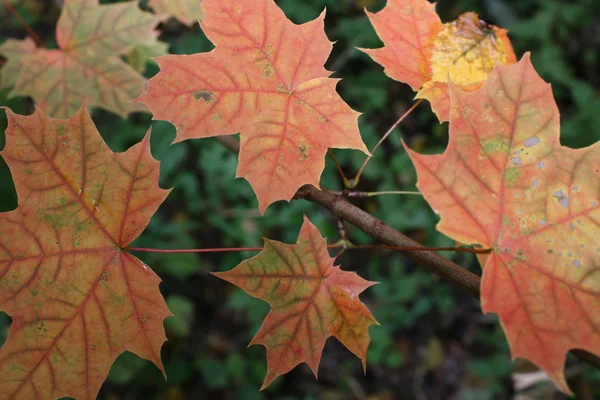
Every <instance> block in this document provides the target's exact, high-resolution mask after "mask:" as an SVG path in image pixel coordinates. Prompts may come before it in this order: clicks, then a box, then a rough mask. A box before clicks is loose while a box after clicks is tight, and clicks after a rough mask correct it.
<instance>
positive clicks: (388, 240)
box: [216, 136, 600, 368]
mask: <svg viewBox="0 0 600 400" xmlns="http://www.w3.org/2000/svg"><path fill="white" fill-rule="evenodd" d="M216 139H217V140H219V141H220V142H221V143H223V144H224V145H225V146H226V147H227V148H228V149H230V150H231V151H233V152H235V153H238V152H239V149H240V145H239V141H238V140H237V138H235V137H233V136H218V137H216ZM294 198H297V199H306V200H309V201H311V202H313V203H316V204H320V205H322V206H323V207H325V208H327V209H329V210H330V211H331V213H332V214H333V215H334V216H335V217H337V218H340V219H343V220H345V221H347V222H349V223H351V224H352V225H354V226H356V227H357V228H359V229H360V230H362V231H363V232H365V233H366V234H368V235H369V236H371V237H372V238H373V239H375V240H376V241H378V242H381V243H384V244H387V245H389V246H418V247H423V246H422V245H421V244H420V243H417V242H415V241H414V240H412V239H410V238H409V237H407V236H405V235H404V234H403V233H401V232H400V231H397V230H396V229H394V228H392V227H391V226H389V225H387V224H386V223H385V222H383V221H381V220H379V219H377V218H375V217H374V216H372V215H371V214H369V213H367V212H366V211H363V210H362V209H360V208H358V207H356V206H355V205H353V204H351V203H349V202H347V201H346V200H344V199H343V198H342V197H340V196H335V195H333V194H330V193H327V192H322V191H320V190H319V189H317V188H315V187H314V186H312V185H305V186H303V187H301V188H300V189H299V190H298V191H297V192H296V195H295V196H294ZM404 254H405V255H406V256H408V257H410V258H411V259H413V260H414V261H416V262H417V263H419V265H422V266H423V267H425V268H427V269H428V270H429V271H430V272H433V273H434V274H436V275H438V276H439V277H441V278H443V279H445V280H447V281H449V282H450V283H451V284H453V285H454V286H457V287H459V288H461V289H463V290H466V291H467V292H468V293H470V294H471V295H472V296H474V297H476V298H477V299H479V298H480V297H479V295H480V292H479V287H480V281H481V279H480V278H479V277H478V276H477V275H475V274H474V273H472V272H470V271H467V270H466V269H465V268H463V267H461V266H459V265H458V264H455V263H454V262H452V261H450V260H448V259H447V258H445V257H443V256H441V255H439V254H437V253H434V252H431V251H423V252H419V251H410V252H405V253H404ZM571 353H572V354H574V355H575V356H576V357H577V358H579V359H580V360H583V361H586V362H588V363H590V364H591V365H593V366H595V367H597V368H600V357H598V356H596V355H594V354H592V353H589V352H587V351H585V350H572V351H571Z"/></svg>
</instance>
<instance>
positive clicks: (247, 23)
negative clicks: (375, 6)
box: [136, 0, 368, 212]
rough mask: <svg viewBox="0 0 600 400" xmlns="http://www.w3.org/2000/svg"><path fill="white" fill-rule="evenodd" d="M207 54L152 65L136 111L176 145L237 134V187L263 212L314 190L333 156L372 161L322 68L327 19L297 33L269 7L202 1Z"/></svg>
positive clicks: (269, 1)
mask: <svg viewBox="0 0 600 400" xmlns="http://www.w3.org/2000/svg"><path fill="white" fill-rule="evenodd" d="M202 8H203V11H204V21H203V22H201V23H200V26H201V27H202V29H203V31H204V33H205V34H206V36H207V37H208V38H209V39H210V40H211V41H212V42H213V43H214V44H215V45H216V48H215V49H214V50H212V51H211V52H208V53H201V54H193V55H170V56H165V57H159V58H157V59H156V61H157V62H158V64H159V65H160V68H161V71H160V73H159V74H158V75H156V76H155V77H153V78H152V79H150V81H149V82H148V90H147V91H146V92H145V93H144V94H142V95H141V96H140V97H139V99H137V100H136V101H139V102H142V103H144V104H146V106H148V108H149V109H150V111H152V113H153V114H154V117H155V118H156V119H163V120H167V121H170V122H171V123H172V124H173V125H175V127H176V128H177V138H176V140H177V141H181V140H185V139H191V138H203V137H210V136H217V135H229V134H233V133H237V132H240V136H241V149H240V158H239V165H238V169H237V177H244V178H246V179H247V180H248V181H249V182H250V184H251V185H252V188H253V189H254V191H255V193H256V195H257V197H258V202H259V208H260V211H261V212H264V210H265V209H266V208H267V206H268V205H269V204H271V203H273V202H275V201H277V200H282V199H283V200H289V199H291V197H292V196H293V195H294V193H295V192H296V190H297V189H298V188H299V187H300V186H302V185H304V184H312V185H314V186H317V187H318V186H319V178H320V176H321V173H322V172H323V168H324V166H325V160H324V158H325V153H326V152H327V149H328V148H330V147H337V148H352V149H359V150H362V151H363V152H365V153H368V151H367V148H366V146H365V145H364V143H363V142H362V140H361V138H360V133H359V131H358V115H359V113H357V112H355V111H353V110H352V109H351V108H350V107H349V106H348V105H347V104H346V103H345V102H344V101H343V100H342V99H341V98H340V97H339V95H338V94H337V93H336V91H335V86H336V84H337V82H338V80H337V79H331V78H327V77H328V76H329V75H330V72H329V71H327V70H326V69H325V68H324V67H323V64H324V63H325V60H326V59H327V57H328V55H329V53H330V51H331V47H332V43H331V42H330V41H329V40H328V39H327V36H326V35H325V32H324V29H323V18H324V15H323V14H322V15H321V17H319V18H318V19H316V20H314V21H311V22H308V23H306V24H303V25H299V26H298V25H295V24H293V23H292V22H291V21H289V20H288V19H287V18H286V17H285V15H284V14H283V12H282V11H281V10H280V9H279V8H278V7H277V6H276V5H275V3H274V2H273V0H256V1H254V0H252V1H251V0H247V1H239V0H204V1H203V2H202Z"/></svg>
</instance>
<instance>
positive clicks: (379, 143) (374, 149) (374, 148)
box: [351, 99, 423, 187]
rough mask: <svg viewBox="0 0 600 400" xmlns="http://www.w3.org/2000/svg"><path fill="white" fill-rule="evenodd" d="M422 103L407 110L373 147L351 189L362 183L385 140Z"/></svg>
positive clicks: (353, 180) (419, 102)
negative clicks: (362, 177)
mask: <svg viewBox="0 0 600 400" xmlns="http://www.w3.org/2000/svg"><path fill="white" fill-rule="evenodd" d="M422 101H423V99H419V100H418V101H417V102H416V103H415V104H413V105H412V107H411V108H409V109H408V110H406V112H405V113H404V114H402V116H401V117H400V118H398V121H396V122H394V124H393V125H392V126H391V127H390V129H388V131H387V132H386V133H385V134H384V135H383V136H382V137H381V139H379V142H377V144H376V145H375V147H373V150H371V155H370V156H368V157H367V158H366V159H365V162H363V165H362V166H361V167H360V169H359V170H358V173H357V174H356V176H355V177H354V179H352V181H351V183H352V185H353V186H351V187H356V185H358V182H359V181H360V177H361V175H362V173H363V171H364V170H365V167H366V166H367V164H368V163H369V161H371V158H373V154H375V152H376V151H377V149H378V148H379V146H381V144H382V143H383V141H384V140H385V139H387V137H388V136H390V134H391V133H392V132H393V131H394V129H396V127H397V126H398V125H400V123H401V122H402V121H403V120H404V118H406V117H408V115H409V114H410V113H411V112H413V110H414V109H415V108H417V106H418V105H419V104H421V102H422Z"/></svg>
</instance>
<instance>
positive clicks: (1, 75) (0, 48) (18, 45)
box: [0, 38, 36, 89]
mask: <svg viewBox="0 0 600 400" xmlns="http://www.w3.org/2000/svg"><path fill="white" fill-rule="evenodd" d="M35 50H36V47H35V42H34V41H33V39H31V38H25V39H24V40H19V39H8V40H7V41H6V42H4V43H2V44H1V45H0V55H3V56H4V57H6V58H7V62H6V64H4V66H2V68H1V69H0V89H3V88H7V87H11V86H14V85H15V83H17V78H18V76H19V73H20V72H21V69H23V66H22V65H21V60H22V59H23V58H26V57H27V56H29V55H31V54H32V53H33V52H34V51H35Z"/></svg>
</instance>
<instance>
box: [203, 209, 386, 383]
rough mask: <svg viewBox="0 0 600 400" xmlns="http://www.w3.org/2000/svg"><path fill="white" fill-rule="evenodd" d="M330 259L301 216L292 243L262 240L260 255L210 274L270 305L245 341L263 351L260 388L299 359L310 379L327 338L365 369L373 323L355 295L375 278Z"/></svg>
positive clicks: (323, 243)
mask: <svg viewBox="0 0 600 400" xmlns="http://www.w3.org/2000/svg"><path fill="white" fill-rule="evenodd" d="M334 260H335V259H333V258H331V257H330V256H329V253H328V252H327V242H326V241H325V240H324V239H323V238H322V237H321V235H320V234H319V231H318V230H317V228H316V227H315V226H314V225H313V224H312V223H311V222H310V221H309V220H308V219H307V218H306V217H305V218H304V225H302V229H301V230H300V234H299V235H298V240H297V241H296V244H294V245H290V244H285V243H280V242H276V241H273V240H269V239H265V247H264V249H263V250H262V251H261V252H260V254H258V255H257V256H255V257H252V258H250V259H248V260H246V261H243V262H242V263H241V264H240V265H238V266H237V267H235V268H234V269H232V270H230V271H227V272H219V273H215V274H214V275H216V276H218V277H219V278H221V279H224V280H226V281H228V282H231V283H233V284H234V285H237V286H239V287H240V288H242V289H243V290H244V291H245V292H246V293H248V294H249V295H251V296H254V297H257V298H260V299H263V300H265V301H266V302H268V303H269V304H270V305H271V312H270V313H269V315H267V317H266V318H265V321H264V322H263V324H262V326H261V327H260V330H259V331H258V332H257V333H256V335H255V336H254V339H252V341H251V342H250V345H253V344H262V345H264V346H265V347H266V349H267V368H268V370H267V376H266V377H265V382H264V383H263V387H262V388H263V389H264V388H266V387H267V386H269V385H270V384H271V382H273V380H275V378H277V377H278V376H279V375H283V374H285V373H287V372H288V371H290V370H291V369H292V368H294V367H295V366H296V365H298V364H300V363H302V362H305V363H307V364H308V366H309V367H310V369H311V370H312V371H313V373H314V374H315V377H316V376H317V372H318V368H319V362H320V361H321V354H322V352H323V347H324V346H325V341H326V340H327V339H328V338H329V337H330V336H335V337H336V338H337V339H338V340H339V341H340V342H342V344H344V346H346V347H347V348H348V350H350V351H351V352H352V353H354V354H355V355H356V356H357V357H358V358H360V359H361V361H362V363H363V368H365V370H366V363H367V348H368V347H369V342H370V341H371V339H370V337H369V326H371V325H374V324H377V321H375V318H373V316H372V315H371V313H370V312H369V309H368V308H367V307H366V306H365V305H364V304H363V303H362V302H361V301H360V299H359V298H358V295H359V294H360V293H362V292H363V291H364V290H365V289H366V288H368V287H370V286H372V285H374V284H376V282H369V281H366V280H364V279H363V278H361V277H360V276H358V275H357V274H355V273H353V272H347V271H342V270H341V269H340V268H339V267H338V266H334V265H333V262H334Z"/></svg>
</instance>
